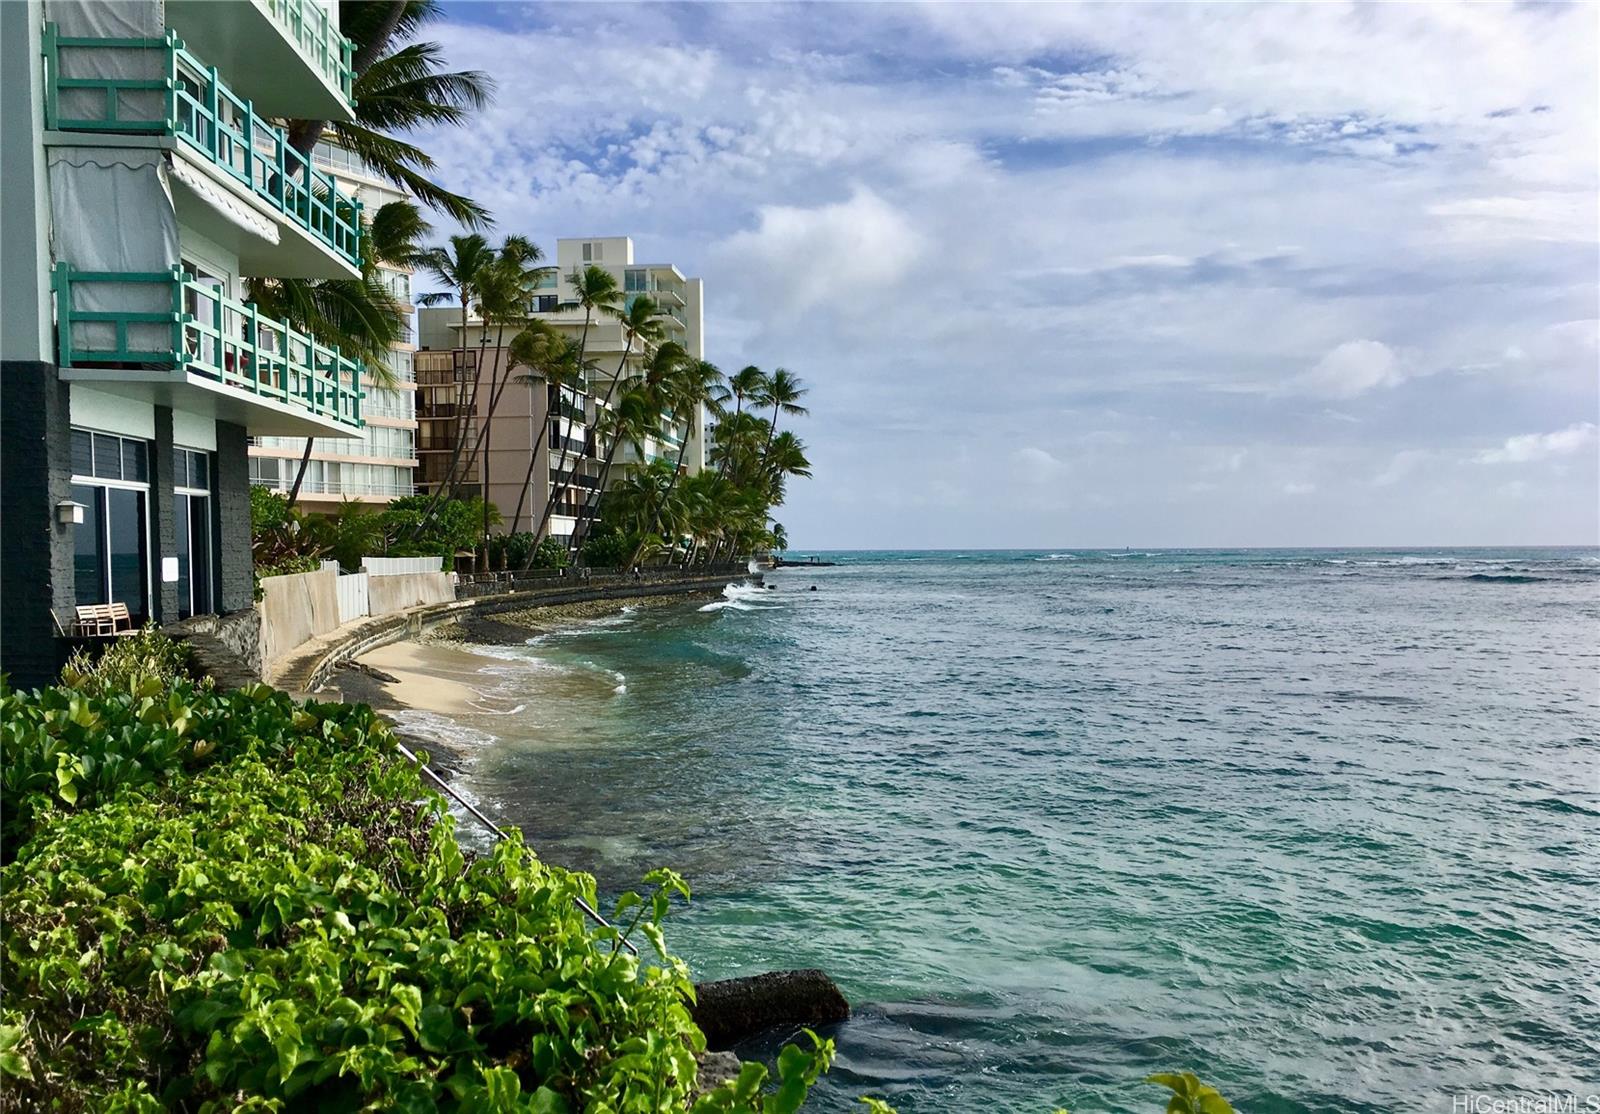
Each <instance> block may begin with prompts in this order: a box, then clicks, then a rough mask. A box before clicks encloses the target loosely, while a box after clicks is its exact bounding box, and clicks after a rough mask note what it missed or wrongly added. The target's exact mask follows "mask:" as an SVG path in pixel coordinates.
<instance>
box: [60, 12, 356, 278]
mask: <svg viewBox="0 0 1600 1114" xmlns="http://www.w3.org/2000/svg"><path fill="white" fill-rule="evenodd" d="M324 18H326V16H325V15H324ZM107 54H114V55H116V56H117V57H118V61H119V63H126V64H118V65H114V66H113V65H105V66H104V68H105V69H115V70H117V71H119V72H126V71H128V70H133V71H138V70H140V69H141V68H142V69H143V70H144V74H145V75H144V76H141V77H113V76H107V75H104V74H93V75H88V76H82V75H79V71H82V70H86V69H94V68H95V65H94V63H95V59H96V58H97V57H99V58H104V57H105V56H106V55H107ZM44 57H45V107H44V111H45V127H46V128H49V129H51V130H59V131H84V132H116V133H119V134H124V135H127V134H138V135H168V136H174V137H176V138H178V139H180V140H182V141H183V143H184V146H185V147H186V148H187V149H189V150H192V151H194V152H196V153H198V154H199V155H200V156H201V157H202V158H204V159H205V160H206V161H208V162H210V163H211V164H212V165H213V166H215V167H217V168H218V169H220V170H221V171H223V173H225V174H227V175H228V176H229V177H231V178H233V179H234V180H235V181H237V182H239V183H240V184H241V185H243V186H244V187H245V188H246V189H248V190H249V191H250V192H251V194H252V195H253V196H255V197H256V198H258V199H259V200H261V201H264V202H266V203H267V204H268V205H269V206H271V207H272V208H273V209H274V210H276V211H277V212H278V214H279V215H281V216H282V217H283V219H284V220H286V221H288V222H289V223H291V224H293V225H296V226H297V227H299V228H300V229H302V230H303V231H305V232H306V233H308V234H309V235H310V236H311V237H312V238H313V239H315V240H317V241H318V242H319V243H321V244H322V245H323V246H324V247H326V248H327V249H328V250H329V251H331V252H333V253H334V254H335V255H337V256H338V257H339V258H340V259H341V260H343V261H344V262H345V263H348V264H349V265H350V266H352V267H357V268H359V267H360V266H361V235H362V230H361V202H360V201H357V200H355V199H353V198H350V197H348V196H346V195H345V194H343V193H341V192H340V191H339V187H338V185H337V184H336V183H335V182H334V179H333V176H332V175H331V174H328V173H326V172H325V171H321V170H318V169H316V167H315V166H313V165H312V162H311V160H310V159H307V158H305V157H303V156H302V155H301V154H300V153H299V152H298V151H296V150H294V148H292V147H290V146H289V137H288V136H287V135H286V134H285V133H284V130H283V129H282V128H279V127H276V126H274V125H273V124H270V123H268V122H267V121H266V120H265V119H264V118H262V117H261V116H259V115H258V114H257V113H256V111H255V109H254V108H252V107H251V104H250V102H249V101H247V100H243V99H241V98H239V97H237V96H235V95H234V94H233V93H232V92H231V91H230V90H229V89H228V87H227V86H226V85H224V84H223V82H222V81H221V79H220V78H219V77H218V76H217V70H216V67H214V66H212V67H208V66H206V65H205V64H204V63H203V62H201V61H200V59H198V58H196V57H195V56H194V55H192V54H190V53H189V52H188V51H187V50H185V49H184V48H183V41H182V40H181V39H179V38H178V36H177V35H176V34H175V33H173V32H172V31H168V32H167V35H166V37H165V38H163V39H87V38H68V37H65V36H62V35H60V34H59V33H58V32H57V29H56V27H55V25H54V24H47V25H46V27H45V34H44ZM130 59H131V60H132V61H129V60H130ZM139 59H143V60H145V62H146V64H145V65H143V66H141V63H140V61H139ZM106 61H107V62H109V59H108V58H107V59H106ZM69 73H71V74H72V75H73V76H68V75H69Z"/></svg>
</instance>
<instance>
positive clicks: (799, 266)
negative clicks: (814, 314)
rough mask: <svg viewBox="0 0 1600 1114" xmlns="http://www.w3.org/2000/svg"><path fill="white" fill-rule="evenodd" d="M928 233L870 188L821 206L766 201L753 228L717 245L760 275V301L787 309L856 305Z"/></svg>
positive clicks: (904, 268)
mask: <svg viewBox="0 0 1600 1114" xmlns="http://www.w3.org/2000/svg"><path fill="white" fill-rule="evenodd" d="M922 249H923V238H922V235H921V234H920V233H919V232H918V231H917V230H916V228H915V227H914V226H913V225H912V224H911V222H910V221H909V220H908V219H907V218H906V217H905V215H904V214H903V213H901V212H900V211H899V210H897V209H896V208H895V207H894V206H892V205H890V204H889V203H888V202H886V201H885V200H884V199H883V198H881V197H879V196H878V195H877V194H876V193H874V192H872V191H871V190H869V189H865V188H859V187H858V188H857V189H856V190H855V191H854V192H853V193H852V194H851V196H850V199H849V200H848V201H841V202H837V203H835V204H831V205H822V206H819V207H816V208H801V207H799V206H792V205H767V206H763V207H762V209H761V210H760V214H759V216H758V218H757V225H756V227H755V228H754V229H748V230H745V231H742V232H736V233H734V234H733V235H732V236H730V237H728V238H727V239H726V240H724V241H723V242H722V243H721V244H720V245H718V246H717V248H716V252H717V254H719V255H720V256H721V257H722V258H724V259H727V260H730V261H736V262H737V264H738V265H739V266H740V267H741V268H743V269H745V270H746V271H750V272H754V273H755V274H759V275H761V276H762V277H763V283H762V289H761V296H762V299H763V301H765V302H767V303H768V304H769V305H772V306H773V307H774V308H779V309H782V310H784V311H786V312H788V313H789V314H791V315H793V314H799V313H801V312H803V311H805V310H808V309H810V308H812V307H813V306H817V305H820V304H822V303H823V302H829V303H832V304H833V305H835V306H839V307H850V306H858V305H860V304H861V302H862V300H863V299H870V298H872V297H873V296H874V295H876V294H879V293H880V292H882V291H883V290H885V289H888V288H890V287H892V286H894V284H896V283H897V282H899V281H900V280H901V279H903V278H905V277H906V276H907V275H908V274H910V272H911V268H912V267H913V265H915V264H916V262H917V261H918V259H919V257H920V256H921V254H922Z"/></svg>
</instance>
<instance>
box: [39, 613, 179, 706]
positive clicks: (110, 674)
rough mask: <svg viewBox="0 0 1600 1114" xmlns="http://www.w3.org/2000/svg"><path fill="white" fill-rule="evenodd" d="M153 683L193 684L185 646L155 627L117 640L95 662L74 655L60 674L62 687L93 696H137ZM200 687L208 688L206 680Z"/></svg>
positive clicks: (84, 655) (79, 652) (81, 653)
mask: <svg viewBox="0 0 1600 1114" xmlns="http://www.w3.org/2000/svg"><path fill="white" fill-rule="evenodd" d="M152 679H153V680H155V681H157V682H159V683H160V684H161V685H162V686H163V687H168V686H171V685H173V684H175V683H177V682H178V681H193V680H195V677H194V676H193V675H192V674H191V672H190V669H189V647H188V645H187V644H185V643H183V642H175V641H173V640H172V639H170V638H168V637H167V636H166V635H164V634H162V633H161V630H160V628H159V627H157V626H156V625H155V624H154V623H149V624H146V626H145V627H144V628H143V629H142V630H140V631H139V632H138V633H137V634H133V635H129V636H128V637H125V638H119V639H117V640H116V641H115V642H113V643H111V645H110V646H108V647H106V649H105V652H104V653H102V654H101V655H100V656H99V657H98V658H90V656H89V655H88V654H87V653H86V652H85V651H83V650H77V651H74V653H73V655H72V657H71V658H69V659H68V660H67V664H66V665H65V666H64V667H63V668H62V670H61V682H62V684H64V685H67V686H69V687H71V688H75V689H77V690H78V691H79V692H83V693H88V694H90V695H93V696H105V695H107V694H108V693H112V692H129V693H132V692H138V691H139V690H140V689H142V688H143V687H145V682H146V681H149V680H152ZM202 683H204V684H206V685H209V684H210V680H209V678H207V679H204V680H203V682H202Z"/></svg>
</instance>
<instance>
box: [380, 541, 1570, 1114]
mask: <svg viewBox="0 0 1600 1114" xmlns="http://www.w3.org/2000/svg"><path fill="white" fill-rule="evenodd" d="M822 556H824V557H827V558H829V559H833V560H837V561H839V562H840V564H839V565H838V566H837V567H835V568H828V569H815V570H812V569H786V570H781V571H779V572H777V573H775V574H772V575H770V576H769V583H771V584H773V585H774V586H775V588H774V590H760V589H754V588H732V589H730V590H729V592H728V593H727V594H726V595H725V597H724V598H723V599H721V600H717V601H714V602H712V603H710V604H707V603H705V602H704V601H695V602H691V603H684V604H676V605H671V606H667V607H661V608H642V609H639V610H637V611H634V612H629V613H627V614H624V615H622V616H617V617H612V618H607V619H601V620H596V621H592V622H589V623H585V624H580V625H578V626H576V627H574V628H572V629H570V630H567V631H564V632H561V633H557V634H549V635H544V636H541V637H538V638H536V639H534V640H533V641H532V642H531V643H530V644H529V645H527V646H522V647H495V648H481V652H482V653H483V654H484V655H485V662H484V665H485V672H484V675H483V684H482V689H483V692H484V694H485V695H484V701H483V707H482V709H481V711H478V712H474V713H472V714H471V715H465V716H461V717H457V718H456V719H455V720H453V721H446V720H443V719H441V718H440V717H436V716H428V715H425V714H421V713H412V714H410V717H411V720H412V726H414V727H417V728H419V729H421V730H423V731H430V730H431V731H441V732H445V733H448V734H449V736H450V737H451V738H452V739H453V740H454V741H455V742H456V743H458V744H461V743H463V742H465V744H466V746H467V750H468V761H467V766H466V769H465V771H464V773H463V775H462V782H461V784H462V785H463V786H464V787H465V788H466V789H467V791H469V792H470V793H471V794H473V795H474V796H475V797H476V798H477V800H478V801H479V802H480V804H481V805H482V806H483V807H484V808H485V809H486V810H487V811H489V812H490V813H491V814H492V815H494V816H495V817H496V818H497V819H501V820H504V821H505V822H508V823H512V824H517V825H520V826H521V827H522V828H523V830H524V831H525V833H526V834H527V836H528V839H529V841H530V843H532V844H533V845H534V846H535V847H537V848H538V849H539V850H540V852H541V854H542V855H543V856H544V857H545V858H546V859H548V860H551V861H554V862H559V863H562V864H566V865H570V866H574V867H578V868H581V869H584V870H589V871H592V872H594V873H595V874H596V875H598V877H599V879H600V883H601V886H602V888H603V889H605V890H607V891H611V892H615V891H617V890H619V889H621V888H624V887H626V886H628V885H630V884H632V883H633V882H634V881H635V880H636V879H637V878H638V876H639V875H641V874H642V873H643V872H644V871H646V870H648V869H649V868H651V867H653V866H656V865H670V866H673V867H675V868H677V869H678V870H680V871H681V872H683V873H684V874H685V875H686V876H688V878H689V879H690V880H691V882H692V884H693V885H694V887H695V900H694V902H693V904H692V905H691V906H690V907H689V909H687V910H686V911H684V912H683V913H682V914H681V915H679V916H676V917H675V918H674V920H673V922H672V924H671V925H670V926H669V940H670V941H671V942H672V943H673V945H674V946H675V948H676V949H677V950H678V951H680V952H681V953H682V954H684V955H685V956H686V957H687V958H688V959H689V960H690V961H691V963H692V964H693V966H694V968H695V971H696V974H697V976H699V977H705V978H717V977H725V976H731V975H737V974H744V973H753V972H757V971H761V970H767V969H771V968H777V967H800V966H819V967H823V968H825V969H826V970H828V971H829V972H830V973H832V974H833V975H834V976H835V977H836V978H837V979H838V980H839V981H840V983H841V984H842V985H843V986H844V988H845V990H846V992H847V994H848V995H849V997H850V998H851V1000H852V1001H853V1002H854V1003H856V1005H857V1007H858V1012H857V1016H856V1018H855V1019H854V1020H852V1021H851V1022H850V1023H848V1024H847V1025H845V1026H843V1027H842V1028H840V1029H839V1030H838V1031H837V1032H835V1033H834V1034H833V1035H834V1036H835V1038H836V1039H837V1041H838V1043H839V1058H838V1062H837V1065H836V1067H835V1069H834V1071H833V1073H832V1074H831V1075H830V1076H829V1077H828V1079H827V1080H826V1081H825V1083H824V1084H822V1085H821V1086H820V1087H819V1088H818V1090H817V1092H816V1093H815V1098H814V1101H813V1104H812V1108H814V1109H817V1110H819V1111H846V1110H852V1109H861V1108H860V1107H859V1106H858V1105H857V1104H856V1102H855V1100H856V1097H857V1096H859V1095H861V1094H863V1093H871V1094H876V1095H879V1096H882V1097H886V1098H888V1099H890V1100H891V1101H893V1102H894V1103H895V1104H896V1105H897V1106H898V1107H899V1108H900V1109H901V1111H903V1112H905V1114H912V1112H928V1111H1017V1112H1022V1111H1029V1112H1035V1111H1048V1110H1051V1109H1053V1108H1054V1107H1055V1106H1056V1105H1067V1106H1070V1107H1071V1108H1072V1109H1073V1110H1074V1111H1095V1110H1153V1109H1158V1108H1159V1106H1158V1103H1157V1092H1156V1090H1155V1089H1154V1088H1150V1087H1148V1086H1146V1085H1143V1084H1141V1083H1139V1080H1140V1079H1141V1078H1142V1077H1143V1076H1144V1075H1146V1074H1148V1073H1150V1072H1152V1071H1157V1070H1168V1069H1175V1068H1192V1069H1195V1070H1197V1071H1199V1072H1201V1073H1202V1074H1203V1075H1204V1076H1205V1077H1206V1078H1207V1079H1209V1080H1212V1081H1214V1082H1215V1083H1217V1085H1219V1086H1220V1087H1221V1088H1222V1089H1223V1091H1224V1092H1225V1093H1226V1094H1228V1095H1229V1096H1230V1097H1232V1098H1233V1099H1234V1100H1235V1102H1236V1104H1237V1105H1238V1106H1239V1108H1240V1109H1241V1110H1243V1111H1249V1112H1266V1111H1407V1110H1428V1111H1433V1110H1438V1111H1450V1110H1451V1109H1452V1101H1453V1100H1454V1099H1455V1098H1456V1097H1457V1096H1459V1095H1461V1094H1463V1093H1466V1092H1479V1093H1490V1094H1495V1095H1500V1096H1503V1097H1510V1096H1511V1095H1512V1094H1513V1093H1514V1092H1528V1091H1556V1092H1562V1093H1576V1094H1578V1095H1588V1094H1591V1093H1600V742H1597V739H1600V646H1597V634H1600V551H1595V550H1549V549H1538V550H1415V551H1376V550H1351V551H1333V550H1294V551H1289V550H1283V551H1260V550H1250V551H1209V550H1208V551H1159V552H1153V551H1137V550H1136V551H1117V552H1106V551H1099V552H1093V551H1064V550H1055V551H1048V552H1046V551H1040V552H1026V553H1024V552H1004V553H992V552H990V553H986V552H976V551H975V552H956V553H946V552H940V553H845V554H824V555H822ZM812 585H815V586H816V587H817V589H818V591H816V592H811V591H808V590H807V589H809V587H810V586H812ZM757 1051H758V1050H757Z"/></svg>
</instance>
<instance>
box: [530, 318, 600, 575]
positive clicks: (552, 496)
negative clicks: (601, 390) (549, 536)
mask: <svg viewBox="0 0 1600 1114" xmlns="http://www.w3.org/2000/svg"><path fill="white" fill-rule="evenodd" d="M593 318H594V307H593V306H584V307H583V332H582V333H581V334H579V336H578V374H579V375H580V376H584V375H586V368H585V365H584V362H583V355H584V352H585V351H587V350H588V347H589V322H590V321H591V320H593ZM584 393H585V394H587V393H588V391H587V390H585V392H584ZM547 417H548V415H547ZM561 451H562V452H563V453H564V452H566V449H565V448H564V447H563V449H562V450H561ZM552 455H554V454H552ZM576 467H577V465H574V466H573V467H572V468H568V469H566V470H565V471H566V473H567V478H566V479H564V480H562V481H561V482H560V483H558V484H556V486H555V490H554V491H550V492H547V493H546V495H545V498H544V513H543V514H541V515H540V516H539V525H538V526H537V527H535V528H534V531H533V544H534V546H535V547H537V546H538V544H539V535H540V534H542V533H544V527H545V523H547V522H549V521H550V513H551V512H552V511H553V510H554V509H555V506H556V504H557V503H559V502H561V497H562V496H563V495H565V494H566V493H567V489H568V488H570V487H571V486H572V475H573V472H574V470H575V469H576Z"/></svg>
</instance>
